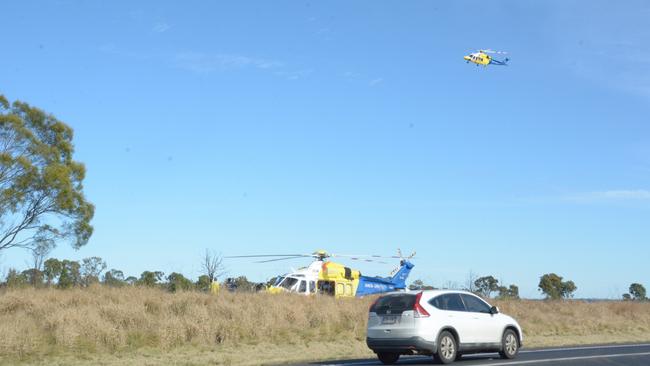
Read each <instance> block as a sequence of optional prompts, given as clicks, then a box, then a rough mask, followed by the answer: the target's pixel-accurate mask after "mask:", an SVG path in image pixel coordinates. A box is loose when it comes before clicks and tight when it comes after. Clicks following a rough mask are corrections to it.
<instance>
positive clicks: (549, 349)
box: [519, 343, 650, 353]
mask: <svg viewBox="0 0 650 366" xmlns="http://www.w3.org/2000/svg"><path fill="white" fill-rule="evenodd" d="M628 347H650V343H645V344H639V343H636V344H612V345H606V346H585V347H567V348H542V349H531V350H526V349H524V350H521V351H519V353H536V352H557V351H580V350H583V349H587V350H588V349H608V348H628Z"/></svg>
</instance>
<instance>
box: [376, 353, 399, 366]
mask: <svg viewBox="0 0 650 366" xmlns="http://www.w3.org/2000/svg"><path fill="white" fill-rule="evenodd" d="M377 358H378V359H379V361H381V363H383V364H384V365H392V364H394V363H395V362H397V360H399V353H394V352H379V353H377Z"/></svg>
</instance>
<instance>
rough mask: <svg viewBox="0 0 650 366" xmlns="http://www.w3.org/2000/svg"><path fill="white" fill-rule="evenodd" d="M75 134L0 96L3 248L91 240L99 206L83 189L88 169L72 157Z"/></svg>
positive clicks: (46, 116) (42, 114) (48, 117)
mask: <svg viewBox="0 0 650 366" xmlns="http://www.w3.org/2000/svg"><path fill="white" fill-rule="evenodd" d="M72 136H73V133H72V129H71V128H70V127H69V126H67V125H66V124H65V123H63V122H61V121H59V120H57V119H56V118H55V117H54V116H52V115H50V114H47V113H45V112H43V111H41V110H40V109H38V108H34V107H31V106H30V105H28V104H27V103H23V102H19V101H16V102H14V103H13V104H9V102H8V101H7V99H6V98H5V97H4V96H2V95H0V251H2V250H3V249H8V248H12V247H22V248H29V249H33V248H35V247H37V246H38V245H47V246H54V245H55V243H56V241H57V240H68V241H69V242H70V244H71V245H72V247H73V248H75V249H78V248H80V247H82V246H84V245H85V244H86V243H87V242H88V239H89V238H90V236H91V235H92V232H93V227H92V226H91V225H90V221H91V220H92V218H93V215H94V210H95V209H94V206H93V205H92V204H91V203H90V202H88V201H87V200H86V198H85V196H84V193H83V184H82V183H83V180H84V177H85V174H86V172H85V167H84V165H83V164H81V163H79V162H76V161H74V160H73V159H72V155H73V152H74V146H73V144H72Z"/></svg>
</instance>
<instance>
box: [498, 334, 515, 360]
mask: <svg viewBox="0 0 650 366" xmlns="http://www.w3.org/2000/svg"><path fill="white" fill-rule="evenodd" d="M518 353H519V337H517V333H515V331H514V330H512V329H506V331H505V332H503V338H502V339H501V352H499V354H500V355H501V358H505V359H508V360H511V359H513V358H515V357H517V354H518Z"/></svg>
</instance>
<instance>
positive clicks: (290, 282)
mask: <svg viewBox="0 0 650 366" xmlns="http://www.w3.org/2000/svg"><path fill="white" fill-rule="evenodd" d="M297 282H298V279H296V278H291V277H286V278H285V279H284V281H282V282H281V283H280V285H279V286H280V287H284V288H286V289H287V290H291V288H292V287H293V285H295V284H296V283H297Z"/></svg>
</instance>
